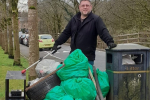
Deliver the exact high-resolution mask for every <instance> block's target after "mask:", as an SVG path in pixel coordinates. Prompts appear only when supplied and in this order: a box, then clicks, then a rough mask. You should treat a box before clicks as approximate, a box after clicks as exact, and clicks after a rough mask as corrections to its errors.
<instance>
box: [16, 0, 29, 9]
mask: <svg viewBox="0 0 150 100" xmlns="http://www.w3.org/2000/svg"><path fill="white" fill-rule="evenodd" d="M27 1H28V0H19V2H18V10H19V11H20V12H22V11H25V12H26V11H28V5H27Z"/></svg>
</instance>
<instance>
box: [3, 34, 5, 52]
mask: <svg viewBox="0 0 150 100" xmlns="http://www.w3.org/2000/svg"><path fill="white" fill-rule="evenodd" d="M3 41H4V31H2V49H3V50H5V45H4V43H5V42H3Z"/></svg>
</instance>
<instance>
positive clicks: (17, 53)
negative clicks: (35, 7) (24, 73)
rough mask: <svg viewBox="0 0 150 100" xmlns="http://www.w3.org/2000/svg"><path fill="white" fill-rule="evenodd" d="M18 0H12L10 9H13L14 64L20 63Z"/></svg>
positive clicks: (19, 64) (18, 64)
mask: <svg viewBox="0 0 150 100" xmlns="http://www.w3.org/2000/svg"><path fill="white" fill-rule="evenodd" d="M17 4H18V0H12V11H13V33H14V64H13V65H16V66H21V63H20V45H19V39H18V37H19V36H18V9H17Z"/></svg>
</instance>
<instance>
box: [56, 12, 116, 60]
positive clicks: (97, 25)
mask: <svg viewBox="0 0 150 100" xmlns="http://www.w3.org/2000/svg"><path fill="white" fill-rule="evenodd" d="M80 15H81V13H77V14H76V15H75V16H74V17H73V18H72V19H71V20H70V21H69V23H68V25H67V26H66V28H65V30H64V31H63V32H62V34H61V35H60V36H59V38H58V39H57V40H56V41H55V43H56V44H57V45H61V44H63V43H65V42H66V41H67V40H68V38H69V37H71V45H70V47H71V52H72V51H74V50H75V49H81V50H82V52H83V53H84V54H85V56H86V57H87V58H88V60H89V61H94V60H95V50H96V45H97V35H99V36H100V38H101V39H102V40H103V41H104V42H105V43H106V44H108V43H109V42H114V41H113V38H112V37H111V35H110V34H109V32H108V30H107V28H106V26H105V24H104V23H103V21H102V19H101V18H100V17H99V16H97V15H95V14H93V13H92V12H91V13H90V14H89V16H88V17H87V18H85V19H84V21H83V22H82V23H81V20H80Z"/></svg>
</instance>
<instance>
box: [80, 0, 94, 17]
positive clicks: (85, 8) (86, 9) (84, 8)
mask: <svg viewBox="0 0 150 100" xmlns="http://www.w3.org/2000/svg"><path fill="white" fill-rule="evenodd" d="M79 10H80V12H81V15H83V16H87V15H88V14H89V13H90V12H91V10H92V5H91V3H90V2H89V1H82V2H81V3H80V5H79Z"/></svg>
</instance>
